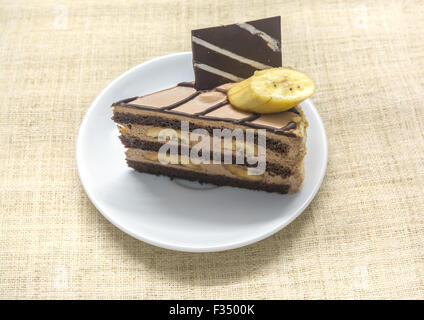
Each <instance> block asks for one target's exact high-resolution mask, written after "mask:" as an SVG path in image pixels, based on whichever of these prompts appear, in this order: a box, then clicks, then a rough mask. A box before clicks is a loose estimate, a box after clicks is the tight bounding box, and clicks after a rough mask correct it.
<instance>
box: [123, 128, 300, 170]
mask: <svg viewBox="0 0 424 320" xmlns="http://www.w3.org/2000/svg"><path fill="white" fill-rule="evenodd" d="M119 138H120V139H121V141H122V144H123V145H124V146H125V147H126V148H131V149H142V150H146V151H153V152H158V151H159V149H160V148H161V146H162V145H163V143H161V142H158V141H145V140H140V139H138V138H135V137H129V136H125V135H121V136H120V137H119ZM189 151H191V148H190V149H189ZM178 154H181V147H180V146H179V150H178ZM220 156H221V162H222V163H224V153H222V154H220ZM215 158H217V157H216V156H215ZM244 159H245V162H244V163H245V166H246V167H255V166H256V165H255V164H248V162H247V160H246V158H244ZM210 160H211V161H212V160H213V153H212V152H211V157H210ZM236 160H237V158H236V155H235V154H233V155H232V163H236ZM266 171H267V172H269V173H271V174H273V175H278V176H281V177H283V178H287V177H290V176H291V175H292V174H293V171H292V170H291V169H290V167H285V166H282V165H281V164H279V163H274V162H269V161H266Z"/></svg>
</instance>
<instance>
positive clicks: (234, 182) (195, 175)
mask: <svg viewBox="0 0 424 320" xmlns="http://www.w3.org/2000/svg"><path fill="white" fill-rule="evenodd" d="M127 162H128V166H129V167H131V168H134V169H135V170H137V171H139V172H145V173H151V174H156V175H165V176H168V177H171V178H181V179H186V180H191V181H199V182H203V183H212V184H215V185H217V186H231V187H239V188H245V189H251V190H263V191H267V192H277V193H282V194H287V193H289V190H290V186H289V185H278V184H269V183H263V182H257V181H245V180H240V179H236V178H230V177H225V176H220V175H208V174H204V173H201V172H195V171H189V170H184V169H175V168H172V167H169V166H162V165H157V164H152V163H144V162H137V161H131V160H128V161H127Z"/></svg>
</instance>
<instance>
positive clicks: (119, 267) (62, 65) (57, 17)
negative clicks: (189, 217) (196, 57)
mask: <svg viewBox="0 0 424 320" xmlns="http://www.w3.org/2000/svg"><path fill="white" fill-rule="evenodd" d="M274 15H281V16H282V32H283V61H284V64H286V65H290V66H293V67H296V68H299V69H301V70H304V71H306V72H307V73H308V74H309V75H310V76H311V77H312V78H314V79H315V81H316V83H317V87H318V90H317V92H316V94H315V96H314V98H313V101H314V103H315V105H316V106H317V108H318V110H319V112H320V114H321V116H322V118H323V121H324V123H325V126H326V130H327V135H328V140H329V162H328V170H327V175H326V178H325V180H324V182H323V185H322V187H321V190H320V192H319V193H318V195H317V196H316V198H315V199H314V201H313V202H312V203H311V205H310V206H309V207H308V209H307V210H306V211H305V212H304V213H303V214H302V215H301V216H300V217H299V218H298V219H297V220H295V221H294V222H293V223H292V224H291V225H289V226H288V227H287V228H285V229H284V230H282V231H280V232H278V233H277V234H275V235H274V236H272V237H270V238H268V239H266V240H263V241H261V242H259V243H256V244H254V245H250V246H248V247H245V248H241V249H236V250H231V251H228V252H222V253H212V254H189V253H178V252H172V251H168V250H163V249H159V248H155V247H153V246H150V245H148V244H144V243H142V242H140V241H137V240H135V239H133V238H131V237H130V236H128V235H126V234H124V233H123V232H121V231H119V230H118V229H117V228H115V227H114V226H113V225H111V224H110V223H109V222H108V221H107V220H106V219H104V218H103V217H102V215H101V214H100V213H99V212H97V210H96V209H95V208H94V207H93V205H92V204H91V203H90V201H89V199H88V198H87V196H86V195H85V193H84V190H83V189H82V186H81V184H80V181H79V178H78V172H77V168H76V163H75V142H76V136H77V133H78V128H79V125H80V123H81V120H82V118H83V116H84V114H85V112H86V111H87V109H88V107H89V105H90V103H91V102H92V101H93V99H94V98H95V97H96V95H97V94H98V93H99V92H100V91H101V90H102V89H103V88H104V87H105V86H106V85H107V84H108V83H109V82H110V81H111V80H113V79H114V78H116V77H117V76H118V75H120V74H121V73H123V72H124V71H126V70H128V69H129V68H131V67H132V66H134V65H137V64H139V63H141V62H143V61H146V60H148V59H151V58H154V57H157V56H161V55H165V54H169V53H173V52H179V51H188V50H190V33H189V32H190V30H191V29H193V28H197V27H206V26H214V25H218V24H224V23H234V22H238V21H246V20H252V19H255V18H263V17H267V16H274ZM423 101H424V3H423V1H420V0H416V1H414V0H408V1H379V0H376V1H372V2H363V3H362V4H361V3H360V2H358V1H345V2H343V1H337V0H331V1H262V0H257V1H253V0H241V1H239V0H236V1H227V0H222V1H200V0H199V1H159V0H157V1H135V0H125V1H124V0H122V1H107V0H101V1H80V0H75V1H17V0H13V1H12V0H9V1H5V0H1V1H0V108H1V113H0V130H1V136H0V139H1V140H0V143H1V152H0V164H1V166H0V297H1V298H31V299H32V298H59V299H61V298H141V299H144V298H150V299H156V298H192V299H195V298H259V299H266V298H277V299H278V298H300V299H302V298H336V299H339V298H347V299H358V298H372V299H373V298H385V299H387V298H424V249H423V248H424V216H423V214H424V133H423V132H424V102H423Z"/></svg>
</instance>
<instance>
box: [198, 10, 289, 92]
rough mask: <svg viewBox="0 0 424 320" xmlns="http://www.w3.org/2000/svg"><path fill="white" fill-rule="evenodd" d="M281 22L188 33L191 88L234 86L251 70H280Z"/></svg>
mask: <svg viewBox="0 0 424 320" xmlns="http://www.w3.org/2000/svg"><path fill="white" fill-rule="evenodd" d="M280 20H281V18H280V17H272V18H266V19H261V20H255V21H249V22H245V23H237V24H231V25H226V26H219V27H213V28H205V29H197V30H192V32H191V40H192V51H193V67H194V74H195V79H196V81H195V88H196V89H198V90H207V89H212V88H214V87H217V86H219V85H220V84H223V83H227V82H238V81H241V80H243V79H245V78H248V77H250V76H251V75H253V73H254V71H255V70H262V69H267V68H274V67H281V66H282V61H281V27H280V25H281V23H280Z"/></svg>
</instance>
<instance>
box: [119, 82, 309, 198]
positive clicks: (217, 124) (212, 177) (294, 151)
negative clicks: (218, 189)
mask: <svg viewBox="0 0 424 320" xmlns="http://www.w3.org/2000/svg"><path fill="white" fill-rule="evenodd" d="M230 85H231V84H224V85H222V86H219V87H217V88H215V89H212V90H208V91H197V90H196V89H194V87H193V84H192V83H182V84H179V85H177V86H175V87H172V88H169V89H166V90H163V91H159V92H156V93H153V94H149V95H145V96H143V97H134V98H130V99H126V100H123V101H119V102H116V103H114V104H113V106H112V107H113V114H114V116H113V120H114V121H115V122H116V123H118V124H119V128H120V132H121V137H120V138H121V141H122V142H123V144H124V145H125V147H127V148H128V150H127V152H126V156H127V162H128V165H129V166H130V167H132V168H134V169H136V170H138V171H141V172H147V173H154V174H162V175H167V176H170V177H176V178H183V179H188V180H195V181H201V182H208V183H213V184H216V185H228V186H234V187H242V188H247V189H255V190H265V191H270V192H279V193H294V192H296V191H297V190H299V188H300V186H301V184H302V181H303V176H304V170H303V157H304V155H305V142H306V126H307V122H306V120H305V118H304V116H303V113H302V109H301V108H300V107H299V106H298V107H295V108H293V109H291V110H289V111H285V112H282V113H278V114H272V115H258V114H253V113H247V112H244V111H239V110H237V109H235V108H233V107H232V106H231V105H230V104H229V103H228V100H227V96H226V93H225V92H226V90H227V89H228V87H229V86H230ZM182 120H186V121H189V124H190V131H191V130H193V129H196V128H203V129H206V130H207V131H208V132H209V133H211V134H212V130H213V129H214V128H215V129H224V128H228V129H231V130H232V129H235V128H241V129H243V130H244V129H249V128H254V129H266V171H265V173H264V174H262V175H248V174H247V168H248V164H245V165H238V164H224V163H221V164H199V165H195V164H192V163H190V164H167V165H162V164H161V163H160V162H159V161H158V156H157V152H158V150H159V148H160V147H161V146H162V145H163V144H164V142H160V141H158V133H159V132H160V130H162V129H166V128H172V129H175V130H177V131H178V130H180V128H181V121H182ZM231 151H232V152H233V156H235V155H234V154H235V152H236V150H235V148H233V150H231ZM231 151H229V152H231Z"/></svg>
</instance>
